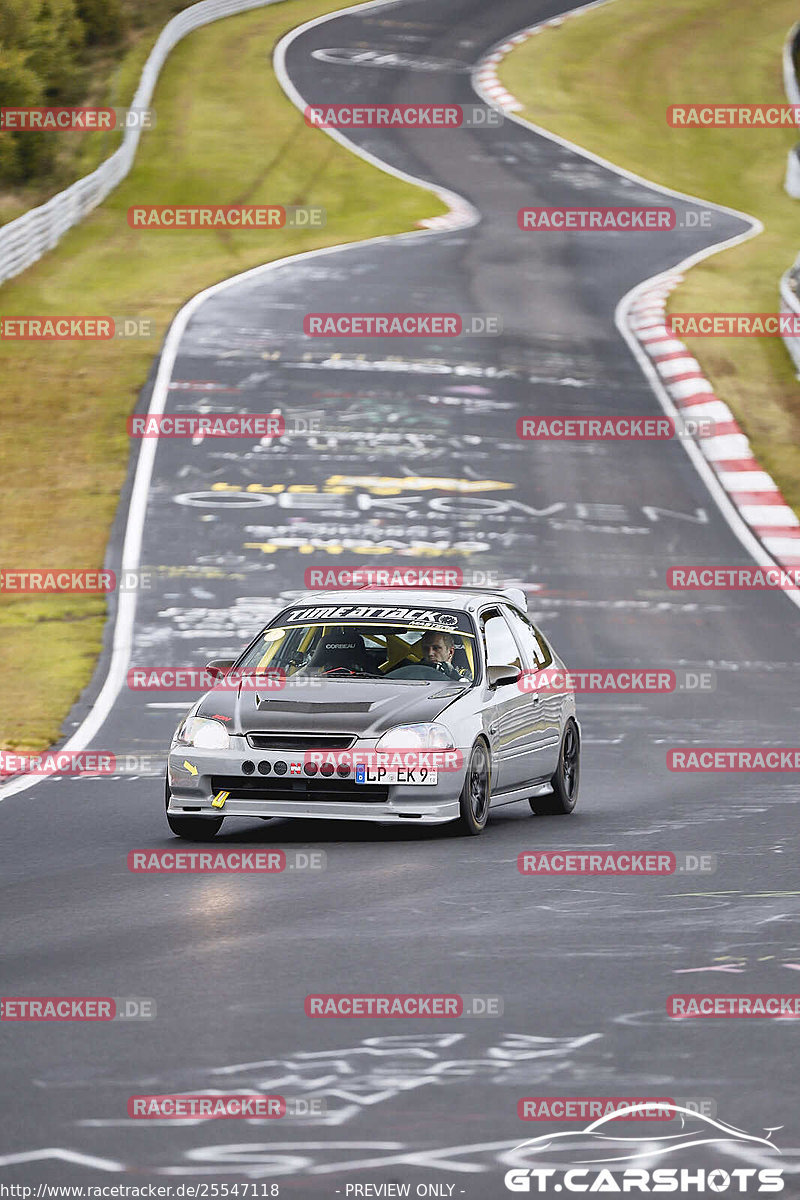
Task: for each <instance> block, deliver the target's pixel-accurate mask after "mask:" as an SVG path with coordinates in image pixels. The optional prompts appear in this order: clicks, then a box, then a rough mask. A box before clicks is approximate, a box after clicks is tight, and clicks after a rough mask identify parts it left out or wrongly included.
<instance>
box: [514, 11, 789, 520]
mask: <svg viewBox="0 0 800 1200" xmlns="http://www.w3.org/2000/svg"><path fill="white" fill-rule="evenodd" d="M796 19H797V6H796V4H794V3H793V2H792V0H774V2H773V3H772V4H770V5H768V6H767V7H766V8H761V9H759V10H758V13H756V11H755V10H754V9H753V8H752V5H751V4H750V3H749V0H672V3H670V4H669V5H664V4H662V3H660V0H614V2H613V3H610V4H608V5H606V6H603V7H599V8H596V9H592V10H589V11H588V12H586V13H582V14H579V15H578V16H576V17H574V18H571V19H568V20H566V21H565V22H564V24H563V25H560V26H556V27H554V28H551V29H547V30H545V31H543V32H541V33H539V34H537V35H536V36H534V37H532V38H531V39H530V40H529V41H527V42H525V43H522V44H521V45H520V46H519V47H518V48H517V49H515V50H513V51H512V52H511V53H510V54H509V55H508V56H507V57H506V58H505V59H504V60H503V62H502V64H501V67H500V77H501V79H502V82H503V84H504V85H505V86H506V87H507V88H508V90H509V91H510V92H511V93H512V94H513V95H514V96H516V97H517V98H518V99H519V100H520V101H521V102H522V103H523V105H524V111H523V114H522V115H523V116H525V117H526V118H527V119H528V120H531V121H534V122H535V123H536V124H537V125H540V126H543V127H544V128H547V129H549V130H551V131H552V132H553V133H557V134H559V135H561V136H562V137H566V138H569V139H570V140H572V141H574V142H576V143H577V144H578V145H580V146H584V147H585V148H586V149H588V150H592V151H594V152H595V153H596V154H600V155H602V156H603V157H604V158H607V159H609V160H610V161H611V162H614V163H617V164H618V165H619V166H623V167H627V168H628V170H631V171H634V172H636V173H637V174H639V175H642V176H644V177H645V178H646V179H652V180H654V181H655V182H657V183H661V184H665V185H667V186H669V187H673V188H676V189H677V190H678V191H684V192H688V193H690V194H691V195H694V196H699V197H702V198H703V199H706V200H713V201H716V202H717V203H719V204H726V205H729V206H730V207H732V208H736V209H740V210H743V211H744V212H747V213H749V214H751V215H753V216H756V217H759V218H760V219H761V221H762V222H763V223H764V228H765V232H764V233H763V234H761V236H760V237H757V238H754V239H753V240H752V241H749V242H746V243H744V244H743V245H741V246H736V247H734V248H733V249H731V250H727V251H724V252H723V253H721V254H718V255H714V256H712V257H711V258H710V259H708V260H706V261H705V262H703V263H700V264H698V265H697V266H696V267H694V268H693V269H692V270H691V271H690V272H689V273H688V275H687V277H686V280H685V282H684V283H683V284H681V285H680V286H679V287H678V288H677V289H676V290H675V291H674V292H673V293H672V295H671V297H670V300H669V310H670V311H671V312H777V311H779V307H780V297H779V293H778V280H779V278H780V276H781V275H782V274H783V272H784V271H785V270H786V268H787V267H789V266H790V265H791V263H792V262H793V261H794V258H795V256H796V254H797V251H798V243H799V242H800V236H799V235H798V221H799V220H800V206H798V201H796V200H792V199H791V198H790V197H789V196H787V194H786V193H785V192H784V190H783V177H784V173H785V170H786V157H787V152H788V151H789V149H790V148H791V146H792V145H793V144H794V143H795V142H797V140H798V133H797V131H796V130H795V131H792V130H791V129H788V128H787V129H783V130H781V129H777V130H756V129H752V130H749V129H702V130H697V129H694V130H682V129H671V128H669V127H668V126H667V123H666V108H667V106H668V105H669V104H681V103H693V102H697V103H704V104H709V103H722V104H725V103H732V102H735V103H770V104H771V103H785V101H786V97H785V95H784V92H783V84H782V75H781V51H782V47H783V42H784V39H785V37H786V34H787V32H788V30H789V28H790V26H791V25H792V24H793V23H794V22H795V20H796ZM682 340H683V341H684V342H685V343H686V345H687V346H688V347H689V349H690V351H691V352H692V353H693V354H694V355H695V356H696V357H697V358H698V360H699V361H700V363H701V365H702V367H703V369H704V371H705V373H706V374H707V376H708V378H709V379H710V380H711V383H712V384H713V386H714V389H715V391H716V393H717V395H718V396H719V397H720V399H722V400H724V401H725V402H726V403H727V404H728V406H729V407H730V408H731V410H732V411H733V413H734V414H735V416H736V418H737V420H738V421H739V423H740V424H741V426H742V428H743V429H744V431H745V432H746V433H747V435H748V437H749V438H750V440H751V442H752V446H753V451H754V453H755V455H756V458H757V459H758V460H759V462H760V463H761V465H762V466H763V467H764V468H765V469H766V470H767V471H769V472H770V473H771V474H772V475H773V477H774V478H775V479H776V480H777V482H778V484H779V486H780V488H781V490H782V491H783V494H784V496H785V497H786V500H787V502H788V503H789V504H791V505H792V506H793V507H794V508H795V510H797V511H799V512H800V387H798V383H797V380H796V378H795V374H794V369H793V366H792V362H791V359H790V358H789V355H788V353H787V351H786V349H785V348H784V345H783V342H782V340H781V339H780V338H690V337H685V338H683V339H682Z"/></svg>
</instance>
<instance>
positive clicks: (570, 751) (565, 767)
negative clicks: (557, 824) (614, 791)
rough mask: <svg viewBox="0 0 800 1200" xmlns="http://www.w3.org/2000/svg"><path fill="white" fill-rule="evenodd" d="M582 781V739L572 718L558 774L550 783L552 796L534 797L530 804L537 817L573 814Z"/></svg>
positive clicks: (565, 737)
mask: <svg viewBox="0 0 800 1200" xmlns="http://www.w3.org/2000/svg"><path fill="white" fill-rule="evenodd" d="M580 779H581V737H580V734H579V733H578V726H577V725H576V723H575V722H574V721H573V719H572V717H570V719H569V720H568V721H567V725H566V728H565V730H564V736H563V738H562V739H561V750H560V751H559V754H558V766H557V767H556V773H555V775H554V776H553V778H552V780H551V781H550V782H551V784H552V787H553V794H552V796H532V797H531V799H530V800H529V801H528V803H529V804H530V806H531V809H532V810H533V812H535V813H536V815H537V816H540V817H543V816H554V815H556V814H558V813H571V812H572V810H573V809H574V808H575V805H576V804H577V802H578V784H579V783H580Z"/></svg>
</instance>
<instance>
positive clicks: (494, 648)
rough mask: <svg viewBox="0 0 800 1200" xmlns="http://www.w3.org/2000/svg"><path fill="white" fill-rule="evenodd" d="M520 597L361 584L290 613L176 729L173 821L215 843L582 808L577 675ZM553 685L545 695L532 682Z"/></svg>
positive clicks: (218, 668) (215, 666)
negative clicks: (369, 824) (248, 826)
mask: <svg viewBox="0 0 800 1200" xmlns="http://www.w3.org/2000/svg"><path fill="white" fill-rule="evenodd" d="M525 608H526V605H525V597H524V593H523V592H522V591H521V590H519V589H514V588H510V589H507V590H505V591H486V590H481V589H474V590H467V589H463V590H462V589H460V588H459V589H458V590H446V589H437V588H428V587H425V588H419V589H415V590H413V591H412V590H405V589H403V590H402V591H398V589H396V588H383V589H380V588H376V587H372V586H367V587H363V588H356V589H352V590H348V591H339V592H323V593H316V594H310V595H308V596H307V597H306V598H305V599H304V600H303V601H302V602H296V603H294V604H292V605H290V606H289V607H288V608H285V609H284V610H283V611H282V612H280V613H279V614H278V615H277V616H276V617H275V618H274V619H273V620H272V621H271V622H270V623H269V624H268V625H267V626H266V627H265V628H264V629H262V630H261V632H260V633H259V634H258V636H257V637H256V638H255V639H254V640H253V641H252V642H251V644H250V645H249V646H248V647H247V649H246V650H245V651H244V652H243V654H241V655H240V657H239V658H238V659H236V660H235V661H233V662H231V661H222V660H215V661H214V662H211V663H209V664H208V666H207V668H206V669H207V671H208V672H209V674H210V675H211V676H212V677H213V679H214V686H213V687H212V689H211V690H210V691H209V692H207V693H206V694H205V695H204V696H203V697H202V698H201V699H200V700H199V701H198V702H197V703H196V704H195V705H194V707H193V708H192V709H191V711H190V712H189V714H188V715H187V716H186V717H185V718H184V719H183V720H182V721H181V723H180V725H179V726H178V729H177V730H176V732H175V736H174V738H173V740H172V745H171V747H170V752H169V761H168V766H167V778H166V808H167V821H168V822H169V826H170V829H171V830H172V831H173V833H176V834H178V835H179V836H180V837H185V838H189V839H192V840H195V841H206V840H208V839H210V838H212V837H213V836H214V835H215V834H216V833H217V831H218V830H219V828H220V826H221V825H222V822H223V820H224V818H225V817H226V816H232V817H251V818H253V817H260V818H269V817H306V818H308V817H321V818H324V819H327V820H331V819H334V820H351V821H377V822H381V823H385V824H396V823H397V822H402V821H407V822H416V823H417V824H421V825H438V824H443V823H445V822H448V821H458V822H459V823H460V827H461V830H462V831H463V832H464V833H466V834H473V835H474V834H479V833H481V832H482V830H483V829H484V827H485V826H486V822H487V820H488V818H489V811H490V809H491V808H498V807H499V806H500V805H503V804H511V803H513V802H516V801H519V800H528V801H529V803H530V806H531V809H532V810H533V812H534V813H537V814H555V813H571V812H572V810H573V809H574V807H575V803H576V800H577V797H578V783H579V777H580V728H579V725H578V721H577V718H576V715H575V698H574V695H573V694H572V692H571V691H569V690H568V688H567V685H566V669H565V667H564V664H563V663H562V661H561V660H560V659H559V658H558V657H557V655H556V654H555V652H554V651H553V649H552V647H551V646H550V645H549V643H548V642H547V640H546V639H545V638H544V637H543V635H542V634H541V632H540V631H539V630H538V629H536V628H535V626H534V625H533V624H532V623H531V622H530V620H529V619H528V617H527V616H526V615H525ZM548 673H549V678H550V679H551V680H556V681H558V680H559V679H560V680H561V683H558V682H556V683H555V684H553V683H551V684H550V685H548V686H547V688H546V689H544V690H541V691H540V690H537V689H538V683H537V680H538V679H539V678H540V677H542V676H547V675H548Z"/></svg>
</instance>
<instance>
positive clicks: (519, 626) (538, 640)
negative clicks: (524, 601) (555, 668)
mask: <svg viewBox="0 0 800 1200" xmlns="http://www.w3.org/2000/svg"><path fill="white" fill-rule="evenodd" d="M507 611H508V618H509V620H510V622H511V626H512V628H513V630H514V632H515V633H516V635H517V637H518V638H519V641H520V643H521V645H522V648H523V650H524V652H525V656H526V658H529V659H530V662H529V663H528V666H533V667H536V668H537V670H541V669H542V667H546V666H549V664H550V663H551V662H552V661H553V655H552V654H551V653H550V647H549V646H548V645H547V643H546V642H545V640H544V638H543V637H542V636H541V635H540V634H539V633H538V632H537V630H536V629H534V627H533V625H531V623H530V621H529V620H528V618H527V617H524V616H523V615H522V613H521V612H518V611H517V609H516V608H511V607H509V608H508V610H507Z"/></svg>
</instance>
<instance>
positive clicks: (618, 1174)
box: [504, 1100, 784, 1196]
mask: <svg viewBox="0 0 800 1200" xmlns="http://www.w3.org/2000/svg"><path fill="white" fill-rule="evenodd" d="M664 1111H666V1112H667V1115H668V1117H671V1118H672V1122H671V1126H672V1129H673V1130H675V1132H669V1131H663V1132H662V1130H663V1126H661V1128H660V1129H659V1130H658V1131H653V1132H650V1131H649V1130H648V1131H642V1132H639V1131H638V1129H631V1128H630V1126H625V1125H622V1127H618V1126H620V1124H621V1123H622V1122H625V1121H627V1120H630V1119H632V1118H634V1117H638V1118H639V1119H644V1120H647V1121H653V1120H661V1119H663V1113H664ZM643 1112H645V1113H646V1115H645V1116H644V1117H643V1116H642V1114H643ZM696 1147H702V1148H703V1150H702V1153H703V1155H704V1156H705V1155H707V1156H708V1157H709V1158H710V1159H711V1162H712V1163H714V1159H715V1158H716V1159H717V1161H718V1160H719V1157H721V1156H722V1155H725V1156H726V1157H731V1156H732V1157H733V1159H734V1161H737V1160H738V1161H742V1160H743V1161H744V1162H755V1163H758V1164H763V1163H764V1162H769V1161H770V1159H771V1158H772V1156H773V1155H776V1154H779V1151H778V1149H777V1147H776V1146H775V1145H774V1144H773V1143H772V1142H771V1141H770V1140H769V1137H761V1136H758V1135H756V1134H751V1133H745V1132H744V1131H743V1130H742V1129H739V1128H736V1127H735V1126H733V1125H729V1124H727V1123H726V1122H725V1121H721V1120H719V1119H718V1118H716V1117H712V1116H710V1115H708V1114H707V1113H705V1112H703V1111H699V1110H698V1108H697V1106H692V1103H691V1102H688V1103H687V1104H682V1103H675V1102H673V1101H670V1100H661V1101H657V1102H656V1103H655V1105H652V1106H650V1107H648V1102H647V1101H644V1102H643V1101H638V1100H634V1101H632V1102H631V1105H630V1106H629V1107H628V1108H619V1109H615V1110H614V1111H613V1112H609V1113H608V1114H606V1115H604V1116H602V1117H599V1118H598V1119H597V1120H596V1121H593V1122H592V1123H591V1124H590V1125H587V1126H585V1127H584V1128H583V1129H580V1130H565V1131H563V1132H557V1133H545V1134H541V1135H540V1136H538V1137H534V1138H528V1139H527V1140H526V1141H524V1142H521V1143H520V1144H519V1145H518V1146H515V1147H514V1149H513V1150H511V1151H510V1152H508V1153H507V1154H506V1155H504V1160H505V1162H506V1164H509V1165H510V1166H511V1169H510V1170H508V1171H506V1173H505V1176H504V1183H505V1186H506V1188H507V1190H508V1191H509V1192H535V1193H538V1194H542V1193H545V1192H548V1193H554V1192H560V1193H562V1194H563V1193H564V1192H567V1193H570V1192H579V1193H586V1192H590V1193H592V1194H595V1193H602V1194H608V1193H613V1194H615V1195H619V1194H626V1195H630V1194H631V1193H635V1194H637V1195H639V1194H642V1193H644V1194H646V1195H650V1194H654V1195H661V1194H663V1193H665V1192H671V1193H673V1194H680V1195H682V1196H689V1195H697V1194H699V1195H703V1194H705V1193H711V1194H714V1195H720V1194H725V1193H728V1194H733V1195H739V1196H741V1195H745V1194H747V1193H748V1192H750V1193H761V1194H766V1193H775V1192H782V1191H783V1187H784V1183H783V1171H782V1169H781V1168H780V1167H775V1168H773V1167H764V1166H757V1167H733V1168H729V1167H721V1166H717V1165H713V1166H711V1167H699V1168H698V1167H694V1166H661V1165H658V1166H652V1163H653V1161H654V1160H655V1161H656V1162H657V1163H663V1162H664V1160H665V1157H666V1155H669V1157H670V1160H671V1161H672V1162H674V1161H675V1160H676V1159H677V1158H678V1156H679V1155H680V1154H681V1152H689V1153H692V1155H693V1156H694V1154H695V1153H696ZM715 1147H719V1150H718V1151H715V1149H714V1148H715ZM559 1160H560V1161H561V1162H562V1164H563V1165H560V1166H559V1165H558V1164H559ZM528 1163H534V1164H535V1165H534V1166H528V1165H527V1164H528ZM544 1163H546V1164H547V1165H546V1166H544V1165H541V1164H544ZM576 1163H579V1164H582V1165H579V1166H576V1165H575V1164H576ZM639 1163H645V1164H646V1165H645V1166H639V1165H637V1164H639ZM628 1164H630V1165H628Z"/></svg>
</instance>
